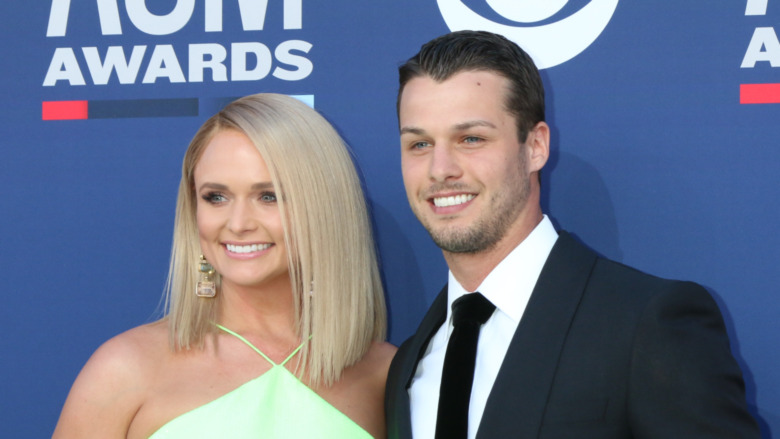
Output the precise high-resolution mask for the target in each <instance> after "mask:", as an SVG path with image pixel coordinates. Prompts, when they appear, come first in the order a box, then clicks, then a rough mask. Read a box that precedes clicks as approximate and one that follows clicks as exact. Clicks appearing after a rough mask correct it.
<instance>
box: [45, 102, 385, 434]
mask: <svg viewBox="0 0 780 439" xmlns="http://www.w3.org/2000/svg"><path fill="white" fill-rule="evenodd" d="M201 255H202V256H201ZM212 295H213V297H210V296H212ZM384 337H385V305H384V298H383V291H382V286H381V282H380V277H379V271H378V268H377V261H376V256H375V249H374V244H373V239H372V236H371V226H370V222H369V218H368V214H367V209H366V204H365V200H364V198H363V193H362V190H361V187H360V182H359V179H358V176H357V174H356V171H355V169H354V166H353V163H352V161H351V158H350V156H349V153H348V151H347V149H346V147H345V145H344V144H343V142H342V140H341V139H340V137H339V136H338V134H337V133H336V132H335V130H334V129H333V128H332V127H331V126H330V124H329V123H328V122H327V121H326V120H325V119H324V118H323V117H321V116H320V115H319V114H318V113H317V112H316V111H314V110H312V109H311V108H309V107H308V106H306V105H305V104H303V103H301V102H299V101H297V100H295V99H293V98H290V97H286V96H282V95H274V94H259V95H253V96H248V97H245V98H242V99H239V100H237V101H235V102H233V103H231V104H230V105H228V106H227V107H226V108H225V109H224V110H222V111H221V112H219V113H218V114H217V115H215V116H213V117H212V118H211V119H209V120H208V121H207V122H206V123H205V124H204V125H203V126H202V127H201V128H200V130H199V131H198V132H197V133H196V135H195V137H194V139H193V140H192V142H191V144H190V146H189V148H188V150H187V152H186V154H185V156H184V163H183V166H182V179H181V184H180V186H179V195H178V202H177V209H176V220H175V227H174V242H173V250H172V254H171V264H170V272H169V285H168V292H167V315H166V317H165V318H163V319H162V320H160V321H157V322H155V323H151V324H148V325H144V326H140V327H137V328H134V329H131V330H129V331H127V332H125V333H123V334H120V335H118V336H117V337H114V338H113V339H111V340H109V341H108V342H106V343H105V344H104V345H103V346H101V347H100V348H99V349H98V350H97V351H96V352H95V354H94V355H93V356H92V358H90V360H89V361H88V362H87V364H86V366H84V369H83V370H82V371H81V373H80V374H79V376H78V378H77V379H76V382H75V383H74V385H73V388H72V389H71V391H70V394H69V395H68V399H67V401H66V402H65V406H64V408H63V410H62V414H61V416H60V420H59V422H58V424H57V428H56V430H55V432H54V437H55V438H98V437H99V438H125V437H127V438H148V437H151V438H155V439H160V438H185V437H186V438H198V437H203V438H215V437H230V438H244V437H246V438H249V437H252V438H258V437H262V438H299V437H318V438H328V437H333V438H364V437H365V438H368V437H372V436H373V437H384V434H385V433H384V430H385V428H384V417H383V398H384V386H385V377H386V375H387V369H388V367H389V363H390V360H391V358H392V356H393V354H394V352H395V348H394V347H393V346H391V345H389V344H387V343H385V342H384V341H383V340H384Z"/></svg>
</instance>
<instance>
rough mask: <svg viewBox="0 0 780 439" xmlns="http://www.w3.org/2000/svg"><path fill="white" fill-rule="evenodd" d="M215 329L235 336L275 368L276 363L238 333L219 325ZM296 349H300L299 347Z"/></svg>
mask: <svg viewBox="0 0 780 439" xmlns="http://www.w3.org/2000/svg"><path fill="white" fill-rule="evenodd" d="M217 328H219V329H221V330H223V331H225V332H227V333H228V334H230V335H233V336H235V337H236V338H237V339H239V340H241V341H243V342H244V343H246V345H247V346H249V347H250V348H252V349H254V350H255V352H257V353H258V354H260V356H262V357H263V358H265V359H266V361H268V362H269V363H271V364H273V365H274V366H276V363H274V362H273V360H271V359H270V358H268V355H266V354H264V353H263V351H261V350H260V349H257V348H256V347H255V345H253V344H252V343H249V340H247V339H245V338H244V337H242V336H241V335H240V334H238V333H236V332H233V331H231V330H230V329H228V328H226V327H224V326H222V325H220V324H219V323H217ZM298 349H300V347H299V348H298ZM284 361H287V360H284ZM282 364H284V363H282Z"/></svg>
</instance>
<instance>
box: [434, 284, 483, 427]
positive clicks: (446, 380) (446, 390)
mask: <svg viewBox="0 0 780 439" xmlns="http://www.w3.org/2000/svg"><path fill="white" fill-rule="evenodd" d="M495 309H496V306H495V305H493V304H492V303H490V301H489V300H487V299H485V296H483V295H482V294H479V293H471V294H466V295H464V296H462V297H460V298H459V299H458V300H456V301H455V302H453V303H452V324H453V326H454V329H453V330H452V335H450V341H449V343H448V344H447V353H446V354H445V355H444V368H443V369H442V374H441V387H440V389H439V411H438V414H437V415H436V439H459V438H463V439H465V437H466V434H467V433H468V419H469V399H470V398H471V386H472V384H473V382H474V363H475V359H476V356H477V342H478V341H479V329H480V327H481V326H482V324H483V323H485V322H486V321H487V319H489V318H490V316H491V315H492V314H493V310H495Z"/></svg>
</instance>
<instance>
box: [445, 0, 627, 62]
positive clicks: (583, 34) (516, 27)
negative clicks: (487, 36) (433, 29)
mask: <svg viewBox="0 0 780 439" xmlns="http://www.w3.org/2000/svg"><path fill="white" fill-rule="evenodd" d="M483 1H486V2H487V4H488V6H489V7H490V8H491V9H492V12H494V13H496V14H498V15H499V16H501V17H502V18H503V19H505V20H501V19H500V18H499V17H496V18H498V20H497V19H491V18H488V17H485V16H484V15H481V14H479V13H477V12H475V11H474V10H472V9H471V8H469V7H468V6H466V4H465V2H464V1H463V0H437V2H438V4H439V10H440V11H441V15H442V17H443V18H444V22H445V23H447V27H449V28H450V30H451V31H459V30H467V29H468V30H484V31H489V32H493V33H497V34H501V35H503V36H505V37H507V38H508V39H510V40H512V41H514V42H515V43H517V44H518V45H520V47H522V48H523V49H524V50H525V51H526V52H528V54H529V55H531V57H532V58H533V60H534V62H535V63H536V66H537V67H538V68H539V69H546V68H549V67H553V66H557V65H558V64H562V63H565V62H566V61H569V60H570V59H572V58H574V57H575V56H577V55H579V54H580V53H582V51H584V50H585V49H587V48H588V46H590V45H591V44H593V42H594V41H596V38H598V36H599V35H601V32H603V31H604V29H605V28H606V27H607V24H608V23H609V20H610V19H611V18H612V15H613V14H614V13H615V8H616V7H617V4H618V0H592V1H591V2H589V3H588V4H586V5H585V6H583V7H582V8H581V9H579V10H578V11H576V12H574V13H573V14H571V15H569V16H567V17H565V18H562V19H560V20H557V21H555V20H554V19H555V16H556V14H558V13H559V12H561V11H562V10H563V8H564V6H566V4H567V3H568V0H546V1H538V0H483ZM551 20H552V21H551Z"/></svg>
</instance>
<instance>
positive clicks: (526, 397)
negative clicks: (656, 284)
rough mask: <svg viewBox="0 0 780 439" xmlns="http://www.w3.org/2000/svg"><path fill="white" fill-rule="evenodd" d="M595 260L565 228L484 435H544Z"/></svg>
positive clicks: (512, 349) (490, 406)
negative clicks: (570, 334)
mask: <svg viewBox="0 0 780 439" xmlns="http://www.w3.org/2000/svg"><path fill="white" fill-rule="evenodd" d="M595 261H596V255H595V254H594V253H593V252H591V251H590V250H588V249H587V248H585V247H584V246H582V245H581V244H579V243H577V242H576V241H575V240H574V239H573V238H572V237H571V236H570V235H569V234H568V233H566V232H561V234H560V236H559V237H558V240H557V242H556V243H555V246H554V247H553V249H552V251H551V252H550V256H549V257H548V258H547V262H546V263H545V265H544V268H543V269H542V272H541V274H540V275H539V280H538V281H537V283H536V286H535V288H534V291H533V293H532V294H531V298H530V300H529V302H528V306H527V307H526V310H525V313H524V314H523V317H522V319H521V320H520V324H519V325H518V328H517V331H516V332H515V335H514V336H513V338H512V342H511V343H510V345H509V349H508V351H507V354H506V357H505V358H504V362H503V363H502V365H501V369H500V370H499V372H498V376H497V377H496V382H495V384H494V385H493V389H492V390H491V392H490V396H489V397H488V400H487V405H486V407H485V412H484V414H483V415H482V421H481V422H480V427H479V431H478V432H477V438H478V439H487V438H493V437H496V438H505V437H521V438H535V437H537V436H538V434H539V429H540V427H541V423H542V418H543V416H544V409H545V405H546V403H547V398H548V395H549V391H550V388H551V386H552V381H553V377H554V376H555V371H556V367H557V364H558V359H559V357H560V354H561V350H562V348H563V345H564V342H565V340H566V335H567V333H568V330H569V327H570V325H571V321H572V319H573V317H574V314H575V313H576V311H577V307H578V306H579V303H580V299H581V297H582V294H583V291H584V289H585V286H586V285H587V282H588V278H589V276H590V272H591V270H592V268H593V265H594V263H595Z"/></svg>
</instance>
